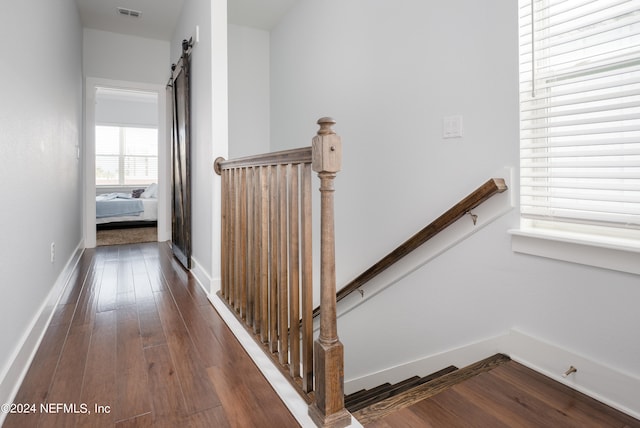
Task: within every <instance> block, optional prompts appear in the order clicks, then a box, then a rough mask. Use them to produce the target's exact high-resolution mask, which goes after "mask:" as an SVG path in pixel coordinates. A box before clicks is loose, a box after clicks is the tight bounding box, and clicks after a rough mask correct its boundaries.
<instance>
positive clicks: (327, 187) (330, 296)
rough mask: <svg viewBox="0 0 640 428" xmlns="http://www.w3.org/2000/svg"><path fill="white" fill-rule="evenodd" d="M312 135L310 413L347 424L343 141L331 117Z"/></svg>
mask: <svg viewBox="0 0 640 428" xmlns="http://www.w3.org/2000/svg"><path fill="white" fill-rule="evenodd" d="M318 124H319V125H320V130H319V131H318V135H317V136H315V137H314V138H313V142H312V151H313V161H312V167H313V170H314V171H315V172H317V173H318V177H319V178H320V195H321V198H320V302H321V303H320V335H319V337H318V339H317V340H316V341H315V343H314V357H315V367H316V369H315V380H316V388H315V391H316V394H315V402H314V403H312V404H311V405H310V406H309V416H310V417H311V419H313V421H314V422H315V423H316V424H318V425H320V426H330V427H345V426H347V425H349V424H350V423H351V415H350V414H349V412H347V410H346V409H345V408H344V349H343V346H342V343H341V342H340V340H339V339H338V330H337V318H336V271H335V229H334V209H333V193H334V187H333V181H334V179H335V177H336V174H337V172H338V171H340V168H341V163H342V141H341V139H340V137H339V136H338V135H336V134H335V132H334V131H333V130H332V129H331V126H332V125H333V124H335V121H334V120H333V119H331V118H322V119H320V120H318Z"/></svg>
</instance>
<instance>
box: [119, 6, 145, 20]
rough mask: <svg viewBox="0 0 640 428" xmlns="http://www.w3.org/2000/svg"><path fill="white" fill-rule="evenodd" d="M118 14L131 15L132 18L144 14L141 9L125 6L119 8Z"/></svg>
mask: <svg viewBox="0 0 640 428" xmlns="http://www.w3.org/2000/svg"><path fill="white" fill-rule="evenodd" d="M118 14H119V15H123V16H130V17H132V18H140V15H142V12H140V11H139V10H133V9H127V8H125V7H119V8H118Z"/></svg>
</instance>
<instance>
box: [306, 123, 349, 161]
mask: <svg viewBox="0 0 640 428" xmlns="http://www.w3.org/2000/svg"><path fill="white" fill-rule="evenodd" d="M335 123H336V121H335V120H334V119H332V118H330V117H322V118H320V119H318V125H320V129H319V130H318V135H316V136H315V137H313V141H312V144H311V147H312V156H313V157H312V167H313V170H314V171H315V172H328V173H336V172H338V171H340V168H341V167H342V139H341V138H340V136H339V135H337V134H336V133H335V131H334V130H333V129H332V126H333V125H335Z"/></svg>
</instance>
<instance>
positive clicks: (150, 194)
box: [140, 183, 158, 199]
mask: <svg viewBox="0 0 640 428" xmlns="http://www.w3.org/2000/svg"><path fill="white" fill-rule="evenodd" d="M140 197H141V198H144V199H149V198H157V197H158V185H157V184H156V183H151V184H150V185H149V187H147V188H146V189H145V191H144V192H142V195H140Z"/></svg>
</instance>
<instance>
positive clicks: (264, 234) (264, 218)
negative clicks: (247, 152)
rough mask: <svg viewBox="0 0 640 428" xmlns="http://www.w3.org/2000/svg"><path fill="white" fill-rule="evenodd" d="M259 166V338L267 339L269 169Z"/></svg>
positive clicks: (264, 341) (263, 340)
mask: <svg viewBox="0 0 640 428" xmlns="http://www.w3.org/2000/svg"><path fill="white" fill-rule="evenodd" d="M270 169H271V167H268V166H262V167H260V339H261V340H262V342H263V343H266V342H267V341H268V340H269V171H270Z"/></svg>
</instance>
